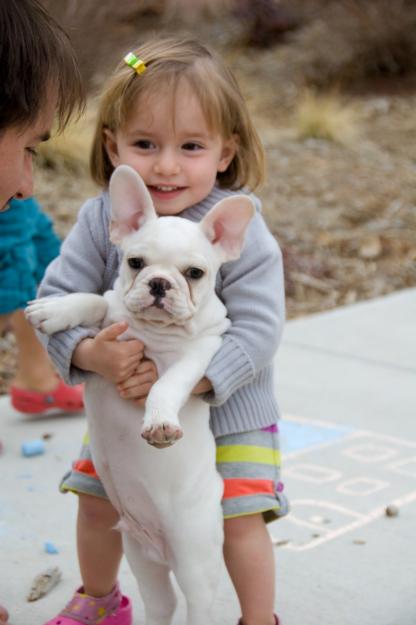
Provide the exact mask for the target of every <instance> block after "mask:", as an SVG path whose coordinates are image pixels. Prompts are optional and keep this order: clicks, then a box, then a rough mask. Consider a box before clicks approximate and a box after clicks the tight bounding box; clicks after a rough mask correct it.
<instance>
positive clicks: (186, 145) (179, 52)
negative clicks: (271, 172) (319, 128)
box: [91, 39, 264, 214]
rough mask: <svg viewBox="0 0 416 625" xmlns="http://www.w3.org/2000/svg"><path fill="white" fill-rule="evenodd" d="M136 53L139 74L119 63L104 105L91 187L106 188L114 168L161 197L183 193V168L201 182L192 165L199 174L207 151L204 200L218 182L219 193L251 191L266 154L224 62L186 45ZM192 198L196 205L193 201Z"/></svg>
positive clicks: (158, 42)
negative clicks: (127, 169) (123, 167)
mask: <svg viewBox="0 0 416 625" xmlns="http://www.w3.org/2000/svg"><path fill="white" fill-rule="evenodd" d="M134 54H135V55H136V56H137V57H138V58H140V59H141V60H142V61H143V62H144V64H145V66H146V69H145V70H144V72H143V73H136V71H134V69H132V68H131V67H129V66H128V65H127V64H126V63H125V62H124V61H123V62H121V63H120V65H119V66H118V67H117V69H116V72H115V74H114V75H113V76H112V78H111V79H110V80H109V82H108V83H107V86H106V88H105V90H104V94H103V96H102V98H101V105H100V109H99V116H98V123H97V128H96V133H95V138H94V143H93V149H92V155H91V171H92V176H93V178H94V180H95V181H96V182H98V184H100V185H101V186H106V185H107V184H108V181H109V179H110V176H111V174H112V172H113V170H114V167H115V166H117V165H118V164H129V165H131V166H132V167H134V168H135V169H136V170H137V171H138V172H139V173H140V174H141V176H142V177H143V178H144V180H145V182H146V184H147V185H148V186H149V185H150V186H152V185H154V186H157V185H160V186H161V187H162V189H159V190H160V191H161V192H163V191H166V192H167V191H168V190H169V187H172V188H175V189H176V187H181V188H182V186H185V185H187V184H188V181H187V180H181V176H180V174H179V170H180V169H181V167H182V165H181V163H183V164H184V167H185V168H187V167H188V165H189V164H191V168H193V174H192V175H194V174H195V175H196V176H197V177H198V176H199V175H200V174H199V173H198V171H196V168H195V165H196V163H198V166H197V169H198V167H199V163H201V164H202V162H203V161H202V159H203V157H204V154H206V153H207V152H206V151H207V150H208V152H209V150H210V148H212V149H213V151H212V150H211V156H212V155H213V156H214V160H212V159H211V161H206V162H205V168H202V167H199V170H200V173H201V174H202V172H203V171H205V172H206V169H207V167H208V168H211V169H212V168H215V169H214V171H213V176H211V177H212V181H211V183H209V184H210V188H209V189H208V191H207V193H205V195H204V196H203V197H205V196H206V195H207V194H208V193H209V191H210V190H211V188H212V186H213V185H214V184H215V182H216V181H217V182H218V184H219V186H221V187H223V188H233V189H238V188H241V187H242V186H248V187H249V188H251V189H254V188H255V187H256V186H257V185H258V184H259V183H260V182H261V181H262V179H263V175H264V155H263V148H262V146H261V143H260V140H259V138H258V135H257V133H256V131H255V129H254V126H253V124H252V122H251V119H250V116H249V114H248V111H247V107H246V104H245V102H244V99H243V97H242V95H241V92H240V90H239V87H238V85H237V83H236V81H235V78H234V77H233V75H232V74H231V72H230V71H229V70H228V69H227V67H226V66H225V65H224V64H223V62H222V60H221V59H220V58H219V57H217V56H216V55H215V54H213V53H212V52H210V51H209V50H208V49H207V48H206V47H205V46H204V45H202V44H200V43H199V42H197V41H194V40H190V39H187V40H180V39H155V40H152V41H149V42H147V43H145V44H143V45H142V46H141V47H140V48H139V49H137V50H135V52H134ZM197 125H198V126H199V127H198V128H197V127H196V126H197ZM200 135H202V136H200ZM206 141H207V142H208V144H207V145H206ZM210 142H211V143H210ZM173 146H175V149H176V153H177V154H178V163H176V162H174V161H175V154H174V153H175V149H174V147H173ZM165 148H166V149H165ZM163 150H164V157H166V158H165V161H164V163H163V166H162V167H159V163H158V165H157V166H156V164H155V161H156V160H157V157H158V156H160V158H162V151H163ZM136 157H137V158H136ZM150 158H152V159H153V161H152V163H153V164H152V167H154V171H153V170H152V172H153V173H150V169H149V167H148V164H149V163H150ZM169 158H170V159H171V161H172V162H169V163H168V160H169ZM198 159H199V160H198ZM149 166H150V165H149ZM156 167H157V168H158V170H157V169H156ZM169 168H171V169H172V171H170V170H169ZM162 170H163V171H162ZM168 170H169V171H168ZM154 172H156V173H154ZM175 172H176V173H175ZM202 175H203V174H202ZM146 176H150V180H149V179H146ZM175 176H176V177H175ZM206 183H207V184H208V180H206ZM201 189H202V187H201ZM150 190H151V192H152V189H150ZM152 195H153V198H154V199H155V197H154V194H153V193H152ZM197 195H198V194H197ZM203 197H200V198H199V199H198V197H197V201H200V200H202V199H203ZM190 199H191V200H192V203H195V197H192V198H190ZM188 205H189V203H188ZM186 207H187V206H186V205H185V206H184V207H183V208H186ZM183 208H182V210H183ZM166 214H168V213H166Z"/></svg>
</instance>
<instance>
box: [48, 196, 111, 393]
mask: <svg viewBox="0 0 416 625" xmlns="http://www.w3.org/2000/svg"><path fill="white" fill-rule="evenodd" d="M107 222H108V218H107V216H106V214H105V211H104V207H103V202H102V199H101V198H95V199H91V200H88V201H87V202H86V203H85V204H84V206H83V207H82V208H81V210H80V212H79V215H78V219H77V222H76V223H75V225H74V226H73V228H72V229H71V231H70V232H69V234H68V236H67V237H66V239H65V240H64V242H63V244H62V247H61V253H60V255H59V256H58V257H57V258H56V259H55V260H54V261H53V262H52V263H51V264H50V265H49V267H48V269H47V271H46V273H45V276H44V278H43V280H42V282H41V284H40V287H39V292H38V297H61V296H63V295H67V294H68V293H73V292H83V293H103V292H104V290H106V288H109V285H106V284H105V276H106V264H107V258H108V255H109V251H110V244H109V241H108V223H107ZM96 333H97V329H96V328H86V327H80V326H79V327H76V328H73V329H72V330H66V331H63V332H57V333H56V334H54V335H52V336H46V335H44V334H42V335H39V338H40V340H41V341H42V343H43V344H44V346H45V347H46V349H47V350H48V353H49V356H50V357H51V359H52V361H53V362H54V364H55V365H56V367H57V369H58V371H59V373H60V374H61V376H62V377H63V378H64V380H65V381H66V382H69V383H70V384H76V383H78V382H82V381H83V380H85V376H86V372H85V371H82V370H81V369H78V368H77V367H75V366H74V365H73V364H72V354H73V351H74V349H75V348H76V346H77V345H78V343H79V342H80V341H82V340H83V339H84V338H87V337H92V336H95V334H96Z"/></svg>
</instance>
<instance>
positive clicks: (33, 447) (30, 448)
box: [21, 438, 45, 458]
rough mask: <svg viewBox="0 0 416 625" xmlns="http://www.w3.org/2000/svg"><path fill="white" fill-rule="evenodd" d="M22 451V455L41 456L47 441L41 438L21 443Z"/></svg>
mask: <svg viewBox="0 0 416 625" xmlns="http://www.w3.org/2000/svg"><path fill="white" fill-rule="evenodd" d="M21 452H22V456H26V457H27V458H30V457H32V456H39V455H41V454H44V453H45V443H44V442H43V440H41V439H40V438H39V439H36V440H33V441H26V442H24V443H22V445H21Z"/></svg>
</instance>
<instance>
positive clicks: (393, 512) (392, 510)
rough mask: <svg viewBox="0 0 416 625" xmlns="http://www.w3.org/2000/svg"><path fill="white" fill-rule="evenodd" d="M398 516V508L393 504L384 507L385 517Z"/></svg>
mask: <svg viewBox="0 0 416 625" xmlns="http://www.w3.org/2000/svg"><path fill="white" fill-rule="evenodd" d="M398 515H399V508H398V507H397V506H396V505H395V504H394V503H391V504H389V505H388V506H387V507H386V516H391V517H393V516H398Z"/></svg>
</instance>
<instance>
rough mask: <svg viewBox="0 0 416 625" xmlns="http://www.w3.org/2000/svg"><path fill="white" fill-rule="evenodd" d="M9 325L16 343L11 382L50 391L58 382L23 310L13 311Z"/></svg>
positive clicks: (33, 388) (33, 389)
mask: <svg viewBox="0 0 416 625" xmlns="http://www.w3.org/2000/svg"><path fill="white" fill-rule="evenodd" d="M10 326H11V328H12V330H13V333H14V335H15V338H16V345H17V372H16V376H15V379H14V381H13V383H14V384H15V385H16V386H17V387H19V388H22V389H24V390H28V391H39V392H40V393H48V392H49V391H52V390H53V389H54V388H55V387H56V385H57V383H58V378H57V374H56V371H55V369H54V367H53V365H52V363H51V361H50V360H49V357H48V354H47V352H46V351H45V349H44V348H43V345H42V344H41V343H40V342H39V340H38V338H37V336H36V333H35V330H34V329H33V327H32V326H31V325H30V323H29V322H28V321H26V319H25V316H24V314H23V310H17V311H16V312H14V313H13V315H12V316H11V317H10Z"/></svg>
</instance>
